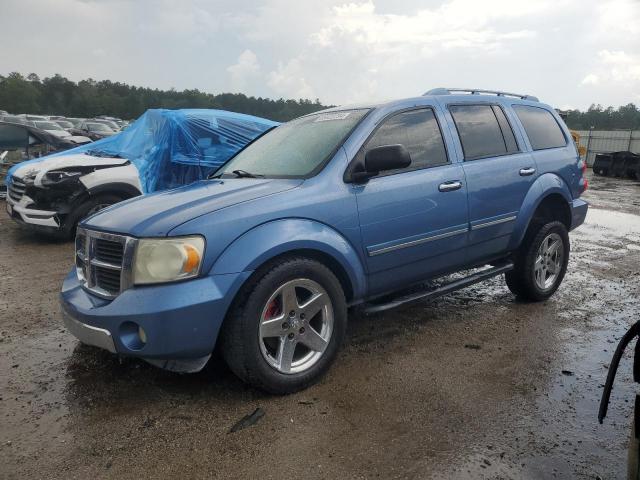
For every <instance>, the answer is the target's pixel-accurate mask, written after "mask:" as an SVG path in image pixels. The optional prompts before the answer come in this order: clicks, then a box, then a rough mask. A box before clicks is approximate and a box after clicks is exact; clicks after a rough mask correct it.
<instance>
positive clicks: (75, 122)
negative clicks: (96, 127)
mask: <svg viewBox="0 0 640 480" xmlns="http://www.w3.org/2000/svg"><path fill="white" fill-rule="evenodd" d="M65 120H66V121H67V122H70V123H73V126H74V127H78V126H80V124H81V123H82V122H84V121H85V120H86V118H75V117H66V118H65Z"/></svg>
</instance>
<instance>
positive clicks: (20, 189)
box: [7, 176, 27, 203]
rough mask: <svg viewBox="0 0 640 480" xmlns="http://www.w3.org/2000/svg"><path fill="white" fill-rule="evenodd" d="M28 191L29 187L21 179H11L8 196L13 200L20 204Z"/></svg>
mask: <svg viewBox="0 0 640 480" xmlns="http://www.w3.org/2000/svg"><path fill="white" fill-rule="evenodd" d="M26 190H27V185H26V184H25V183H24V182H23V181H22V180H21V179H19V178H17V177H14V176H12V177H11V179H10V180H9V185H8V188H7V195H8V196H9V198H10V199H11V200H13V201H14V202H16V203H18V202H19V201H20V200H21V199H22V196H23V195H24V192H25V191H26Z"/></svg>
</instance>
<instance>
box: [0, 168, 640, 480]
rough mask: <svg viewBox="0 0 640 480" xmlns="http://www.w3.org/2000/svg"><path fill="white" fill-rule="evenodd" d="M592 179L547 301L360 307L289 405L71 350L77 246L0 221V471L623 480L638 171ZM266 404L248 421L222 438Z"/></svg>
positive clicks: (458, 299)
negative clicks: (601, 411) (612, 365)
mask: <svg viewBox="0 0 640 480" xmlns="http://www.w3.org/2000/svg"><path fill="white" fill-rule="evenodd" d="M591 181H592V187H591V190H590V191H589V192H588V195H586V198H587V199H588V200H589V201H590V202H591V204H592V207H593V208H592V209H591V210H590V213H589V216H588V218H587V223H586V224H585V225H584V226H583V227H581V228H580V229H578V230H577V231H576V232H574V233H573V234H572V242H573V243H572V250H573V251H572V257H571V262H570V265H569V273H568V275H567V277H566V279H565V281H564V284H563V285H562V287H561V289H560V290H559V292H558V293H557V294H556V295H555V297H553V298H552V299H551V300H550V301H548V302H546V303H540V304H525V303H519V302H516V301H515V300H514V298H513V296H512V295H511V294H510V293H509V292H508V290H507V289H506V287H505V286H504V282H503V280H502V278H496V279H494V280H493V281H490V282H488V283H485V284H480V285H477V286H474V287H471V288H469V289H466V290H462V291H459V292H457V293H456V294H453V295H450V296H448V297H445V298H441V299H440V300H438V301H436V302H434V303H431V304H421V305H414V306H412V307H405V308H403V309H401V310H396V311H392V312H388V313H385V314H380V315H377V316H372V317H357V316H352V317H351V318H350V327H349V335H348V339H347V342H346V345H345V347H344V349H343V351H342V353H341V355H340V356H339V359H338V362H337V364H336V365H335V366H334V368H333V369H332V370H331V371H330V373H329V375H328V376H327V377H326V378H325V379H324V380H323V381H322V382H321V383H320V384H319V385H316V386H314V387H312V388H310V389H308V390H307V391H304V392H302V393H299V394H296V395H292V396H289V397H272V396H268V395H265V394H263V393H260V392H257V391H255V390H252V389H250V388H248V387H245V386H244V385H243V384H242V383H240V382H239V381H238V380H236V379H235V378H234V377H233V375H232V374H231V373H229V371H228V370H227V369H226V368H224V367H223V366H222V365H220V364H214V365H212V366H210V367H209V368H208V369H206V370H205V371H204V372H201V373H199V374H194V375H177V374H172V373H167V372H163V371H161V370H157V369H155V368H153V367H151V366H148V365H147V364H145V363H143V362H140V361H135V360H124V361H120V360H118V359H117V358H115V357H113V356H111V355H109V354H107V353H103V352H101V351H99V350H96V349H93V348H89V347H83V346H80V345H79V344H78V343H77V342H76V341H75V340H74V338H73V337H71V335H69V334H68V333H66V331H65V330H64V329H63V327H62V325H61V322H60V314H59V307H58V300H57V296H58V290H59V287H60V284H61V280H62V278H63V276H64V275H65V274H66V272H67V271H68V270H69V268H70V264H71V262H72V245H71V244H70V243H52V242H50V241H47V240H45V239H42V238H38V237H35V236H33V235H31V234H30V233H28V232H24V231H22V230H20V229H19V228H17V227H16V226H15V225H14V224H13V222H11V221H10V220H9V219H8V218H7V217H6V215H3V214H1V213H0V266H1V271H2V277H1V279H0V477H1V478H79V479H86V478H168V477H182V478H207V479H211V478H264V479H268V478H282V477H283V476H287V478H384V479H388V478H551V477H556V476H557V477H562V478H605V479H609V478H621V477H623V475H624V471H625V461H626V452H625V448H626V438H627V435H628V430H629V416H630V413H631V408H632V401H633V398H634V394H635V391H636V390H639V389H637V388H636V387H635V386H634V385H633V384H632V382H631V373H630V372H631V368H630V361H629V358H630V357H629V356H627V359H626V360H625V361H624V362H623V365H622V367H621V370H620V372H619V376H618V382H617V384H616V388H615V389H614V394H613V397H612V402H613V403H612V406H611V409H610V414H609V417H608V418H607V420H606V421H605V424H604V425H599V424H598V423H597V419H596V415H597V407H598V401H599V398H600V394H601V392H602V384H603V382H604V378H605V376H606V373H607V367H608V364H609V360H610V357H611V355H612V353H613V349H614V348H615V343H616V342H617V340H618V338H619V337H620V336H621V334H622V333H623V332H624V331H625V330H626V329H627V327H628V326H629V325H631V324H632V323H633V322H635V321H637V320H640V301H639V299H640V183H637V182H632V181H630V180H619V179H617V180H614V179H601V178H592V179H591ZM0 207H1V208H2V209H3V210H4V204H3V203H2V202H0ZM563 370H564V371H565V373H563ZM258 406H259V407H261V408H262V409H264V411H265V412H266V415H265V417H264V418H262V420H261V421H260V422H259V423H257V424H256V425H254V426H252V427H250V428H247V429H245V430H242V431H239V432H236V433H231V434H230V433H228V432H229V429H230V427H231V426H232V425H233V424H234V423H235V422H236V421H237V420H238V419H240V418H241V417H242V416H244V415H245V414H247V413H250V412H251V411H253V410H254V409H255V408H256V407H258Z"/></svg>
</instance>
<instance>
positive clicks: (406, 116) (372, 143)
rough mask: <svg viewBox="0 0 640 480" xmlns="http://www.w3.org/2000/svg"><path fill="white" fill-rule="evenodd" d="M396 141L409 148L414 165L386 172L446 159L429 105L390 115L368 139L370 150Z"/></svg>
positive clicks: (438, 129)
mask: <svg viewBox="0 0 640 480" xmlns="http://www.w3.org/2000/svg"><path fill="white" fill-rule="evenodd" d="M397 144H400V145H404V146H405V147H406V148H407V150H409V154H410V155H411V165H410V166H409V167H408V168H406V169H401V170H390V171H388V172H384V175H389V174H393V173H398V172H399V171H405V170H416V169H418V168H426V167H433V166H435V165H442V164H443V163H447V151H446V149H445V147H444V141H443V140H442V134H441V133H440V127H439V126H438V122H437V120H436V118H435V116H434V114H433V110H431V109H430V108H425V109H420V110H412V111H410V112H402V113H398V114H397V115H394V116H392V117H389V118H388V119H386V120H385V121H384V123H383V124H382V125H381V126H380V128H378V130H377V131H376V132H375V133H374V134H373V136H372V137H371V139H370V140H369V141H368V142H367V150H368V149H370V148H375V147H381V146H383V145H397Z"/></svg>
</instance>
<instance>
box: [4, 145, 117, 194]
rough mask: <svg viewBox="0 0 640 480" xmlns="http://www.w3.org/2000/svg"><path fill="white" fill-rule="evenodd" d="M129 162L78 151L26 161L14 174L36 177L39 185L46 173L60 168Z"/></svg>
mask: <svg viewBox="0 0 640 480" xmlns="http://www.w3.org/2000/svg"><path fill="white" fill-rule="evenodd" d="M127 162H128V160H127V159H126V158H109V157H94V156H92V155H85V154H84V153H76V154H72V155H61V156H52V157H49V158H45V159H43V160H38V161H37V162H33V163H31V162H25V163H26V164H25V165H22V166H20V165H19V164H18V165H17V168H16V169H15V170H14V171H13V172H12V176H14V177H18V178H21V179H24V178H25V177H35V178H34V183H35V184H36V185H37V186H39V185H40V180H41V179H42V177H43V176H44V175H45V173H47V172H49V171H51V170H55V169H59V168H69V167H77V166H81V167H91V166H102V167H103V166H105V165H113V166H117V165H124V164H126V163H127Z"/></svg>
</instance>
